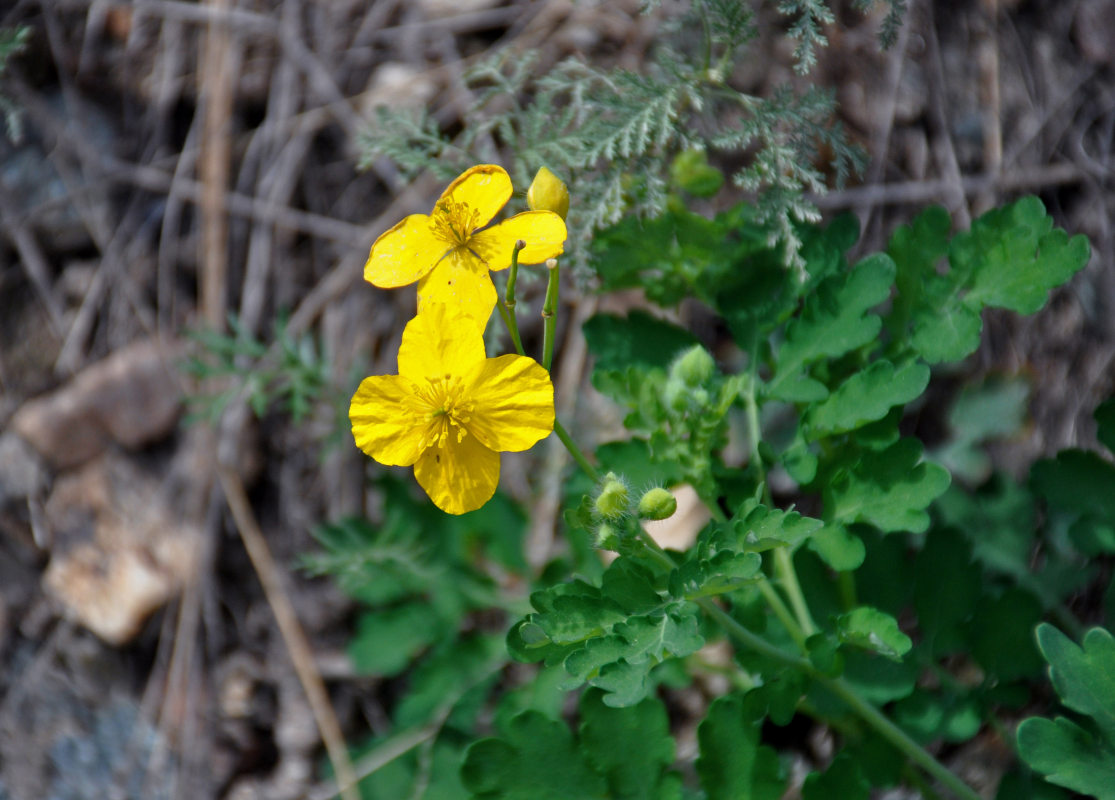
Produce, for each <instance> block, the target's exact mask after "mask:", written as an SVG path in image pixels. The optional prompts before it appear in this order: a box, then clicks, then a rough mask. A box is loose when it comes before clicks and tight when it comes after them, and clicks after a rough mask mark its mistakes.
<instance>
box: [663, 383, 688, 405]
mask: <svg viewBox="0 0 1115 800" xmlns="http://www.w3.org/2000/svg"><path fill="white" fill-rule="evenodd" d="M662 403H663V405H665V406H666V408H668V409H670V410H671V411H677V412H679V413H680V412H682V411H685V409H687V408H688V407H689V387H688V386H686V385H685V383H684V382H683V381H681V380H680V379H678V378H675V377H672V376H671V377H670V378H669V379H668V380H667V381H666V386H665V388H663V389H662Z"/></svg>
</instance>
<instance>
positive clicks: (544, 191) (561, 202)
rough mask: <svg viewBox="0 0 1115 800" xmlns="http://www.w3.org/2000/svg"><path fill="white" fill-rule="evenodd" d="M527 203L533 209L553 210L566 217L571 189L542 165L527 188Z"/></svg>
mask: <svg viewBox="0 0 1115 800" xmlns="http://www.w3.org/2000/svg"><path fill="white" fill-rule="evenodd" d="M527 205H528V206H530V210H531V211H553V212H554V213H555V214H557V215H558V216H559V217H561V218H562V219H565V215H566V214H568V213H569V190H568V189H567V188H565V184H564V183H562V182H561V179H560V178H558V176H557V175H555V174H554V173H552V172H550V171H549V170H548V169H546V168H545V167H541V168H540V169H539V170H538V174H537V175H535V176H534V181H533V182H532V183H531V184H530V188H529V189H527Z"/></svg>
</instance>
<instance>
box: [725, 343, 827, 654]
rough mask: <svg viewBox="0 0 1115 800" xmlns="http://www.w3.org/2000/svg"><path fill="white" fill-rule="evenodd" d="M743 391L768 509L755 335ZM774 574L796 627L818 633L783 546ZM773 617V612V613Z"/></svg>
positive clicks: (770, 504)
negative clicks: (791, 610) (757, 398)
mask: <svg viewBox="0 0 1115 800" xmlns="http://www.w3.org/2000/svg"><path fill="white" fill-rule="evenodd" d="M748 377H749V378H750V380H749V381H747V384H746V389H745V391H744V392H743V405H744V408H745V409H746V411H747V438H748V443H749V445H750V449H751V464H752V466H753V467H754V468H755V471H756V472H757V473H758V476H759V482H760V483H761V484H762V485H763V502H764V503H766V505H767V506H768V507H771V508H773V507H774V498H773V497H772V496H771V493H770V486H769V485H767V474H766V468H765V467H764V466H763V457H762V455H761V454H760V453H759V442H760V441H761V440H762V435H763V434H762V428H760V427H759V404H758V402H756V400H755V390H756V387H757V386H758V383H759V335H758V333H756V334H755V336H754V337H753V338H752V340H751V363H750V365H749V366H748ZM774 573H775V577H776V578H777V580H778V584H779V586H780V587H781V588H782V591H783V592H784V593H785V595H786V597H787V599H789V601H790V607H791V608H793V610H794V616H796V617H797V621H798V627H799V628H800V629H801V631H802V632H803V633H804V634H805V635H806V637H809V636H812V635H813V634H815V633H816V632H817V631H818V628H817V623H815V622H814V621H813V615H812V614H810V613H809V605H808V604H807V603H806V602H805V595H804V594H802V591H801V584H800V583H799V582H798V575H797V572H795V571H794V562H793V560H792V559H791V557H790V553H789V551H788V549H787V548H785V547H778V548H775V550H774ZM775 613H776V614H777V613H778V612H777V610H775Z"/></svg>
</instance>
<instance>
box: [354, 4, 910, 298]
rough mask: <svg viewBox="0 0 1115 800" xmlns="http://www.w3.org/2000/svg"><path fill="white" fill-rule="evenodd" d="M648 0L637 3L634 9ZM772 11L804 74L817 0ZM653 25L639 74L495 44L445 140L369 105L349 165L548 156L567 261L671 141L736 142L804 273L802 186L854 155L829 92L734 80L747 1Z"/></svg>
mask: <svg viewBox="0 0 1115 800" xmlns="http://www.w3.org/2000/svg"><path fill="white" fill-rule="evenodd" d="M888 2H889V4H890V7H891V8H890V13H889V15H888V17H887V21H886V22H885V23H884V24H883V30H882V34H883V35H884V36H888V35H889V36H893V29H894V27H895V26H896V25H897V23H898V21H899V20H900V18H901V13H902V10H903V6H904V0H888ZM660 5H661V4H660V3H659V2H648V3H646V4H645V8H644V10H650V9H652V8H656V7H659V6H660ZM856 5H857V7H859V8H861V9H864V8H866V7H868V6H870V5H871V3H870V2H869V0H859V2H857V3H856ZM779 9H780V10H781V11H782V13H783V14H786V15H787V17H788V18H789V20H790V25H789V33H790V35H791V36H794V37H796V38H797V39H798V41H799V45H798V48H797V59H798V64H797V66H798V69H799V71H800V72H806V71H808V68H809V67H810V66H811V65H812V64H813V63H814V61H815V50H816V47H818V46H822V45H823V44H824V43H825V39H824V34H823V31H822V29H821V26H822V25H823V24H826V23H827V22H829V21H831V20H832V18H833V17H832V12H831V11H830V10H829V8H828V2H827V0H785V2H783V3H782V4H781V5H780V6H779ZM662 30H663V32H664V33H663V36H662V38H661V40H660V41H659V43H658V47H657V50H656V52H655V54H654V56H653V58H652V59H650V60H649V62H648V64H647V67H646V69H645V70H643V71H642V72H639V73H636V72H632V71H629V70H624V69H608V70H606V69H600V68H597V67H595V66H592V65H589V64H586V63H584V62H583V61H580V60H578V59H575V58H571V59H567V60H566V61H563V62H561V63H559V64H558V65H557V66H555V67H554V68H553V69H552V70H550V71H549V72H548V73H547V74H545V75H542V76H538V75H537V74H536V69H535V67H536V59H535V58H534V56H532V55H531V54H519V53H512V52H511V51H509V50H504V51H501V52H499V53H496V54H495V55H493V56H492V57H489V58H487V59H485V60H482V61H481V62H479V63H478V64H476V65H475V66H474V67H473V68H472V69H470V70H469V72H468V73H467V74H466V75H465V82H466V84H467V85H468V86H469V88H470V89H471V90H472V91H473V93H474V98H475V102H474V104H473V106H472V107H471V108H469V109H468V110H467V111H466V113H465V119H464V122H465V124H464V127H463V129H462V131H461V132H460V134H459V135H458V136H456V138H453V139H451V138H450V137H449V136H447V135H446V134H445V133H444V132H443V131H442V130H441V129H440V127H439V125H438V124H437V122H436V120H434V119H433V118H432V117H431V116H430V115H429V114H428V112H426V111H425V109H419V110H416V111H405V112H401V111H395V110H392V109H388V108H381V109H379V110H378V111H377V115H376V120H375V122H374V123H373V124H372V125H371V126H370V128H369V129H368V131H367V132H366V134H365V135H364V136H363V137H362V138H361V141H360V145H361V148H362V150H363V159H362V162H361V163H362V164H363V165H365V166H366V165H368V164H370V163H371V162H373V161H374V160H375V159H377V158H381V157H386V158H388V159H390V160H392V161H393V162H394V163H395V164H396V165H397V166H398V167H399V168H400V169H401V170H402V172H403V174H404V176H406V177H412V176H414V175H416V174H417V173H419V172H421V171H422V170H424V169H430V170H431V171H433V172H434V173H435V174H437V175H439V176H441V177H444V178H450V177H452V176H454V175H456V174H458V173H459V172H461V171H463V170H464V169H465V168H467V167H468V166H470V165H472V164H475V163H478V162H483V161H500V162H503V163H506V159H505V158H503V157H501V153H503V152H507V153H509V154H510V162H511V163H510V164H508V168H509V171H510V173H511V176H512V179H513V180H514V182H515V185H516V186H518V187H520V189H524V190H525V188H526V186H528V185H529V183H530V180H531V178H532V177H533V175H534V172H535V171H536V170H537V169H538V167H539V166H542V165H545V166H548V167H549V168H550V169H551V170H553V171H554V172H555V173H556V174H557V175H558V176H559V177H561V178H562V179H563V180H565V181H566V183H567V184H568V185H569V189H570V194H571V195H572V197H573V203H572V204H571V208H570V214H569V219H568V220H567V221H568V224H569V229H570V237H569V241H570V250H571V255H572V256H573V258H574V263H575V264H576V265H578V266H581V267H584V265H585V264H586V262H587V259H588V254H587V248H585V247H577V245H576V243H577V242H585V241H587V240H588V239H589V238H591V235H592V233H593V232H595V231H596V230H599V229H600V228H603V227H605V226H608V225H611V224H614V223H615V222H616V221H618V220H619V219H620V218H621V217H622V216H623V215H624V214H625V213H627V212H629V211H630V212H634V213H636V214H639V215H642V216H655V215H657V214H659V213H661V212H662V211H663V209H664V208H665V204H666V200H667V197H668V194H669V192H668V189H669V188H670V187H669V183H668V178H667V176H668V173H669V166H670V163H671V161H672V159H673V158H674V156H676V155H677V154H678V153H679V152H682V151H684V150H690V149H694V150H720V151H724V152H728V153H746V154H747V158H746V162H745V165H744V166H743V167H742V168H741V169H739V170H738V171H737V172H736V173H735V174H734V175H733V176H732V177H733V180H734V182H735V183H736V185H738V186H740V187H741V188H743V189H745V190H746V191H748V192H749V193H751V194H752V195H753V196H754V197H755V198H756V202H757V206H758V209H759V215H758V221H759V222H760V223H761V224H763V225H765V226H766V228H767V230H768V231H769V236H770V240H771V242H772V243H777V244H778V245H779V246H780V248H781V251H782V253H783V258H784V260H785V262H786V264H787V265H788V266H790V267H792V268H793V269H794V270H795V272H797V273H798V275H799V278H801V277H803V271H804V261H803V260H802V258H801V255H800V253H799V250H800V244H801V243H800V241H799V239H798V237H797V234H796V232H795V230H796V226H797V225H798V224H799V223H801V222H806V221H814V220H816V219H817V210H816V208H815V207H814V206H813V204H812V203H810V202H809V201H808V200H807V199H805V197H804V193H805V192H813V193H816V192H821V191H823V190H824V189H825V187H826V184H827V181H826V176H825V170H827V169H829V168H831V170H832V173H833V174H834V176H835V178H836V181H837V183H838V184H839V183H840V182H841V181H843V179H844V178H845V177H846V176H847V175H849V174H851V173H853V172H855V171H856V170H858V169H859V168H860V166H861V165H862V159H863V156H862V154H861V153H860V152H859V151H857V150H856V149H855V148H853V147H852V146H851V145H849V143H848V142H847V141H846V139H845V137H844V135H843V131H842V130H841V129H840V127H839V126H835V125H833V124H832V123H831V117H832V111H833V108H834V101H833V98H832V95H831V93H829V92H824V91H820V90H817V89H810V90H807V91H805V92H803V93H796V92H794V91H793V90H791V89H789V88H786V89H784V90H780V91H778V92H776V93H775V94H774V95H773V96H772V97H769V98H767V97H758V96H754V95H749V94H747V93H745V92H742V91H740V90H738V89H736V88H734V87H733V86H732V83H731V76H732V73H733V70H734V68H735V66H736V65H737V64H738V63H740V61H741V60H742V59H743V58H745V57H747V56H748V54H749V53H748V48H747V44H748V42H750V41H751V40H752V39H753V38H755V36H756V35H757V26H756V23H755V20H754V18H753V12H752V9H751V7H750V4H747V3H743V2H740V1H739V0H691V2H690V3H688V4H687V6H686V7H685V9H684V11H683V12H681V13H679V14H677V15H676V16H674V17H673V18H670V19H667V20H665V21H664V24H663V26H662ZM695 32H699V33H696V34H695ZM825 147H827V149H828V150H829V151H830V152H831V153H832V156H831V162H830V163H829V164H822V163H818V161H817V159H816V155H817V153H818V151H819V150H821V149H824V148H825Z"/></svg>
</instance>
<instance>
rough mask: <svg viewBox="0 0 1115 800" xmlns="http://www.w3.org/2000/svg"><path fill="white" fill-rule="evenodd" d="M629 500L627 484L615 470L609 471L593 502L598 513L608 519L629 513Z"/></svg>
mask: <svg viewBox="0 0 1115 800" xmlns="http://www.w3.org/2000/svg"><path fill="white" fill-rule="evenodd" d="M628 502H629V499H628V495H627V484H626V483H624V482H623V480H622V479H621V478H620V477H619V476H618V475H616V474H615V473H614V472H609V473H608V474H607V475H605V476H604V486H603V487H602V488H601V489H600V494H598V495H597V496H596V500H595V502H594V504H593V505H594V507H595V508H596V513H597V514H599V515H600V516H602V517H605V518H606V519H615V518H616V517H621V516H623V515H624V514H626V513H627V510H628V508H627V507H628Z"/></svg>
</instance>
